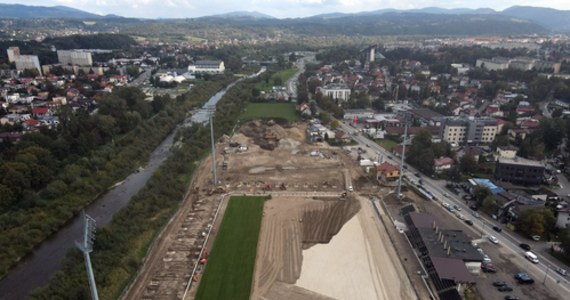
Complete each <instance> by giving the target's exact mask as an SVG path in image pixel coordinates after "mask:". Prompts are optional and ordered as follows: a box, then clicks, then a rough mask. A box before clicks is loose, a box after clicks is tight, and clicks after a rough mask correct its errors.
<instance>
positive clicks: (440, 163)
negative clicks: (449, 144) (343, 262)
mask: <svg viewBox="0 0 570 300" xmlns="http://www.w3.org/2000/svg"><path fill="white" fill-rule="evenodd" d="M453 164H454V161H453V159H452V158H451V157H446V156H442V157H440V158H436V159H434V160H433V167H434V169H435V172H436V173H441V172H443V171H446V170H449V169H451V167H453Z"/></svg>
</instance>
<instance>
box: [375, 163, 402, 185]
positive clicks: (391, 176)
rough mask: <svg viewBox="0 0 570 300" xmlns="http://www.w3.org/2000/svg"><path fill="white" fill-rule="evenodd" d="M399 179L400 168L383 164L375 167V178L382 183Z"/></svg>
mask: <svg viewBox="0 0 570 300" xmlns="http://www.w3.org/2000/svg"><path fill="white" fill-rule="evenodd" d="M399 177H400V166H398V165H393V164H390V163H388V162H383V163H381V164H379V165H378V166H376V178H377V179H378V180H383V181H394V180H398V178H399Z"/></svg>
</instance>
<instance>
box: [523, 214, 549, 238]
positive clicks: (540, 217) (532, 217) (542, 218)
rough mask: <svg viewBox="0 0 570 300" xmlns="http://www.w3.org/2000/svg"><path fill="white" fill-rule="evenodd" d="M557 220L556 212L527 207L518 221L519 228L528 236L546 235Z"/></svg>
mask: <svg viewBox="0 0 570 300" xmlns="http://www.w3.org/2000/svg"><path fill="white" fill-rule="evenodd" d="M555 222H556V218H555V217H554V213H553V212H552V211H551V210H549V209H547V208H542V209H527V210H524V211H522V213H521V214H520V216H519V218H518V221H517V224H518V226H517V228H518V230H519V231H520V232H522V233H523V234H526V235H528V236H533V235H538V236H544V235H545V233H546V231H547V230H549V229H551V228H552V227H553V225H554V223H555Z"/></svg>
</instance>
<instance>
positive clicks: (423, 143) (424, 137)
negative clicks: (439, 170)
mask: <svg viewBox="0 0 570 300" xmlns="http://www.w3.org/2000/svg"><path fill="white" fill-rule="evenodd" d="M406 157H407V161H408V163H410V164H411V165H413V166H415V167H416V168H418V169H419V170H420V171H422V172H423V173H425V174H428V175H431V174H433V159H434V157H435V156H434V153H433V149H432V142H431V133H430V132H429V131H426V130H422V131H420V132H419V133H418V134H417V135H416V137H415V138H414V139H413V141H412V146H411V147H410V152H409V153H408V154H407V156H406Z"/></svg>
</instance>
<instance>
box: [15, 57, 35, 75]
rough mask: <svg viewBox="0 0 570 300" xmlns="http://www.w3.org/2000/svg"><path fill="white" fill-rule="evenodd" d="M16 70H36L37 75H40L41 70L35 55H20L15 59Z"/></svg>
mask: <svg viewBox="0 0 570 300" xmlns="http://www.w3.org/2000/svg"><path fill="white" fill-rule="evenodd" d="M15 62H16V70H18V71H24V70H33V69H36V70H38V74H39V75H42V68H41V66H40V60H39V59H38V56H37V55H20V56H18V57H16V59H15Z"/></svg>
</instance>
